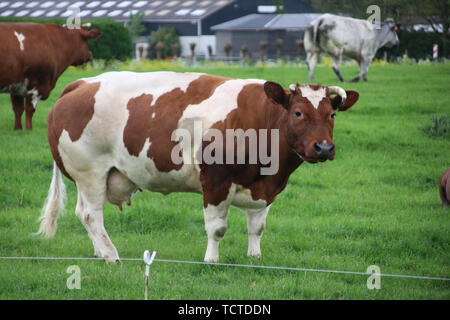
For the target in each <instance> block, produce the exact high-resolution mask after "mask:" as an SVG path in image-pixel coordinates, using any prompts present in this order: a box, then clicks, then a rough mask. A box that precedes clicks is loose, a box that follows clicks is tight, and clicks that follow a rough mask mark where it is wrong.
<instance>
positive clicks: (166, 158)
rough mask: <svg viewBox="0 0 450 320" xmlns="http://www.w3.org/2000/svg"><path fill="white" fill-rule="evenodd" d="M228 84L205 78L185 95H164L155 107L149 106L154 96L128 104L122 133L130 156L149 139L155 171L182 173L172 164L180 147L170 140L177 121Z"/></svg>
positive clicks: (178, 92)
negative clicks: (194, 106)
mask: <svg viewBox="0 0 450 320" xmlns="http://www.w3.org/2000/svg"><path fill="white" fill-rule="evenodd" d="M227 80H229V79H228V78H222V77H217V76H211V75H202V76H200V77H199V78H198V79H196V80H194V81H192V82H191V83H190V84H189V86H188V88H187V89H186V92H183V91H182V90H181V89H180V88H175V89H173V90H172V91H170V92H167V93H165V94H163V95H161V96H160V97H159V98H158V100H156V101H155V103H154V105H153V106H150V105H151V103H152V101H153V97H152V95H146V94H142V95H140V96H139V97H136V98H133V99H130V101H129V102H128V104H127V109H128V110H129V112H130V115H129V117H128V121H127V124H126V126H125V129H124V133H123V142H124V144H125V147H126V148H127V150H128V152H129V153H130V155H133V156H136V157H137V156H138V155H139V154H140V153H141V151H142V148H143V147H144V144H145V141H146V140H147V139H148V138H150V142H151V145H150V148H149V149H148V152H147V156H148V157H149V158H151V159H152V160H153V161H154V162H155V166H156V168H157V169H158V170H159V171H162V172H169V171H171V170H179V169H180V168H181V166H182V164H180V165H175V164H174V163H173V162H172V160H171V151H172V149H173V148H174V147H175V145H176V144H177V143H178V142H176V141H172V140H171V135H172V132H173V131H174V130H175V129H177V128H178V121H179V119H180V118H181V116H182V115H183V112H184V110H185V109H186V108H187V106H188V105H191V104H193V105H195V104H199V103H201V102H202V101H203V100H206V99H208V98H209V97H211V96H212V95H213V94H214V91H215V89H216V88H217V87H218V86H220V85H221V84H222V83H224V82H225V81H227ZM153 113H155V115H154V117H153Z"/></svg>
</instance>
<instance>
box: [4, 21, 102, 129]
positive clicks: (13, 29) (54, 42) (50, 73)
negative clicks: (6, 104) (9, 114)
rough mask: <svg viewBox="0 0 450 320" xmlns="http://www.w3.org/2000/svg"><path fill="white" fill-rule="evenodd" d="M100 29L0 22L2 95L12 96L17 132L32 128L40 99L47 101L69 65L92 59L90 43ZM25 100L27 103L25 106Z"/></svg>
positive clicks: (99, 33) (98, 33)
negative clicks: (23, 121) (23, 116)
mask: <svg viewBox="0 0 450 320" xmlns="http://www.w3.org/2000/svg"><path fill="white" fill-rule="evenodd" d="M100 35H101V32H100V30H98V29H92V30H86V28H85V27H81V28H79V29H68V28H67V27H63V26H58V25H56V24H39V23H30V22H23V23H9V22H6V23H0V39H1V46H0V92H4V93H9V94H10V95H11V102H12V105H13V110H14V114H15V123H14V129H15V130H17V129H22V121H21V118H22V114H23V112H24V111H26V122H25V128H26V129H31V128H32V124H31V119H32V117H33V114H34V111H35V110H36V105H37V103H38V102H39V100H46V99H47V98H48V96H49V95H50V92H51V91H52V90H53V88H54V87H55V84H56V81H57V80H58V78H59V76H60V75H61V74H62V73H63V72H64V71H65V70H66V69H67V67H69V66H71V65H72V66H77V65H80V64H83V63H85V62H87V61H90V60H92V53H91V52H90V51H89V47H88V40H89V39H97V38H98V37H99V36H100ZM24 100H25V103H24Z"/></svg>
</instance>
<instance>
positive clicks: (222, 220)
mask: <svg viewBox="0 0 450 320" xmlns="http://www.w3.org/2000/svg"><path fill="white" fill-rule="evenodd" d="M228 208H229V205H228V204H226V203H221V204H219V205H218V206H215V205H211V204H208V205H207V207H206V208H204V209H203V213H204V217H205V229H206V234H207V235H208V246H207V248H206V253H205V261H206V262H219V242H220V240H222V238H223V237H224V235H225V232H226V231H227V213H228Z"/></svg>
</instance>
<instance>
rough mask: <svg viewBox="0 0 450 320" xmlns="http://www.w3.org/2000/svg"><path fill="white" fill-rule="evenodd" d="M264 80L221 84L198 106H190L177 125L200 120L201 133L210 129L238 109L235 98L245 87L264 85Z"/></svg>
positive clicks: (240, 80)
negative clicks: (257, 84)
mask: <svg viewBox="0 0 450 320" xmlns="http://www.w3.org/2000/svg"><path fill="white" fill-rule="evenodd" d="M265 82H266V81H265V80H259V79H247V80H243V79H233V80H228V81H225V82H224V83H222V84H221V85H220V86H218V87H217V88H216V90H215V91H214V94H213V95H211V97H209V98H208V99H206V100H203V101H202V102H200V103H199V104H191V105H189V106H187V108H186V109H185V110H184V112H183V115H182V116H181V118H180V120H179V121H178V123H179V124H180V123H182V122H183V121H186V120H187V119H196V120H201V121H202V123H203V131H204V132H205V131H206V130H207V129H209V128H210V127H211V125H213V124H214V123H216V122H218V121H223V120H225V119H226V117H227V116H228V114H229V113H230V112H231V111H233V110H234V109H236V108H237V107H238V103H237V98H238V96H239V93H240V92H241V90H242V88H243V87H244V86H245V85H248V84H253V83H259V84H264V83H265Z"/></svg>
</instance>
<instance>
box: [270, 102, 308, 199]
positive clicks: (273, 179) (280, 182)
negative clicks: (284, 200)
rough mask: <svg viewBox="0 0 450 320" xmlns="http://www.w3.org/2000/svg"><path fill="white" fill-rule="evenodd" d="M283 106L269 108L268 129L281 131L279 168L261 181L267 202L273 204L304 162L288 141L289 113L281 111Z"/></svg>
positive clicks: (272, 105)
mask: <svg viewBox="0 0 450 320" xmlns="http://www.w3.org/2000/svg"><path fill="white" fill-rule="evenodd" d="M279 108H281V106H278V105H274V104H271V106H270V107H269V108H268V110H269V114H268V118H269V119H271V121H270V122H269V125H268V128H267V129H278V130H279V167H278V171H277V172H276V173H275V174H274V175H267V176H264V177H263V178H262V179H261V183H262V184H264V190H265V198H266V199H265V200H268V201H269V202H272V201H273V200H275V197H276V196H277V195H278V194H279V193H280V192H281V191H283V189H284V188H285V187H286V184H287V182H288V179H289V176H290V175H291V174H292V173H293V172H294V170H295V169H297V168H298V167H299V166H300V165H301V164H302V162H303V160H302V159H300V157H299V156H298V155H297V154H296V153H295V152H294V151H293V150H292V148H291V147H290V146H289V145H288V143H287V140H286V123H287V119H286V117H287V112H284V111H283V110H280V109H279Z"/></svg>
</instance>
